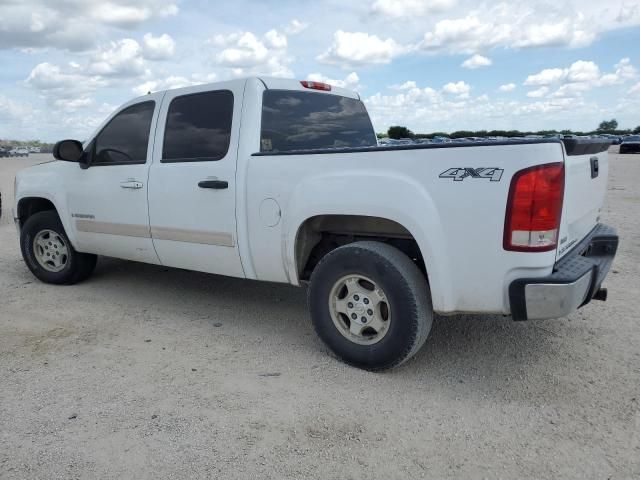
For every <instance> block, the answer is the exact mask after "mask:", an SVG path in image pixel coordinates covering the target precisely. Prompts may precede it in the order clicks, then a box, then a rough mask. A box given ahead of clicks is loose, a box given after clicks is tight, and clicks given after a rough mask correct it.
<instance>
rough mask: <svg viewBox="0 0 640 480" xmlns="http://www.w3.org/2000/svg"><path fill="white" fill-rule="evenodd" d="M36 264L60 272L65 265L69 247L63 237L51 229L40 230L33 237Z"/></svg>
mask: <svg viewBox="0 0 640 480" xmlns="http://www.w3.org/2000/svg"><path fill="white" fill-rule="evenodd" d="M33 253H34V256H35V259H36V261H37V262H38V264H39V265H40V266H41V267H42V268H44V269H45V270H47V271H48V272H60V271H61V270H63V269H64V267H66V266H67V262H68V260H69V249H68V248H67V243H66V242H65V240H64V238H62V237H61V236H60V235H59V234H58V233H57V232H54V231H53V230H41V231H40V232H38V234H37V235H36V236H35V237H34V239H33Z"/></svg>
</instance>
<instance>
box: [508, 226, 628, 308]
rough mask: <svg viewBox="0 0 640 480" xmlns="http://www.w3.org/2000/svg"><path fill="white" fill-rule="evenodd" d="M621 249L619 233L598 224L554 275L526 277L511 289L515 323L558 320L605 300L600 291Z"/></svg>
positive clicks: (516, 281)
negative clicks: (549, 319)
mask: <svg viewBox="0 0 640 480" xmlns="http://www.w3.org/2000/svg"><path fill="white" fill-rule="evenodd" d="M617 248H618V235H617V234H616V231H615V230H614V229H613V228H611V227H609V226H607V225H603V224H598V225H597V226H596V227H595V228H594V229H593V230H592V231H591V232H590V233H589V234H588V235H587V236H586V237H585V238H584V239H583V240H582V241H581V242H580V243H579V244H578V245H577V246H576V247H574V248H573V249H572V250H571V252H569V253H567V254H566V255H565V256H564V257H562V258H561V259H560V261H558V262H557V263H556V264H555V266H554V268H553V273H552V274H551V275H549V276H547V277H542V278H523V279H518V280H515V281H513V282H512V283H511V285H510V286H509V301H510V304H511V316H512V317H513V319H514V320H534V319H544V318H559V317H564V316H566V315H569V314H570V313H571V312H573V311H575V310H576V309H578V308H580V307H582V306H584V305H586V304H587V303H589V302H590V301H591V299H593V298H596V299H600V300H604V299H605V298H606V292H605V291H603V290H601V286H602V282H603V281H604V279H605V277H606V276H607V273H608V272H609V268H610V267H611V262H613V258H614V257H615V254H616V250H617Z"/></svg>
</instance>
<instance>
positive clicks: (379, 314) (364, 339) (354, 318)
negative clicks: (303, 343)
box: [329, 274, 391, 345]
mask: <svg viewBox="0 0 640 480" xmlns="http://www.w3.org/2000/svg"><path fill="white" fill-rule="evenodd" d="M329 311H330V313H331V318H332V320H333V323H334V325H335V326H336V328H337V329H338V331H339V332H340V333H341V334H342V335H343V336H344V337H345V338H347V339H348V340H350V341H352V342H354V343H357V344H360V345H373V344H374V343H377V342H379V341H380V340H382V338H384V336H385V335H386V334H387V332H388V331H389V326H390V324H391V315H390V311H391V310H390V307H389V303H388V300H387V297H386V295H385V293H384V291H383V290H382V289H381V288H380V287H379V286H378V285H376V283H375V282H373V281H372V280H371V279H369V278H367V277H364V276H362V275H357V274H353V275H347V276H345V277H342V278H341V279H339V280H338V281H337V282H336V283H335V284H334V286H333V288H332V289H331V293H330V295H329Z"/></svg>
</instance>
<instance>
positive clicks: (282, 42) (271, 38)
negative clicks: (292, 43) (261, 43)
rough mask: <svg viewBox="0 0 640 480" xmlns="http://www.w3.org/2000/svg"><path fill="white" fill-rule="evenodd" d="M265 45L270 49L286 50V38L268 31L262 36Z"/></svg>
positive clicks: (273, 31) (275, 32)
mask: <svg viewBox="0 0 640 480" xmlns="http://www.w3.org/2000/svg"><path fill="white" fill-rule="evenodd" d="M264 39H265V43H266V44H267V46H268V47H270V48H275V49H282V48H287V37H286V36H285V35H282V34H280V33H278V31H277V30H269V31H268V32H267V33H265V34H264Z"/></svg>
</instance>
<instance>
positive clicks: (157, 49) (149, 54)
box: [142, 33, 176, 60]
mask: <svg viewBox="0 0 640 480" xmlns="http://www.w3.org/2000/svg"><path fill="white" fill-rule="evenodd" d="M142 46H143V47H142V51H143V55H144V57H145V58H148V59H150V60H168V59H169V58H171V57H172V56H173V54H174V53H175V51H176V42H175V41H174V40H173V38H171V36H170V35H168V34H166V33H163V34H162V35H160V36H159V37H154V36H153V35H152V34H151V33H146V34H145V35H144V37H143V38H142Z"/></svg>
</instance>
